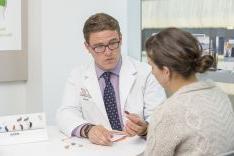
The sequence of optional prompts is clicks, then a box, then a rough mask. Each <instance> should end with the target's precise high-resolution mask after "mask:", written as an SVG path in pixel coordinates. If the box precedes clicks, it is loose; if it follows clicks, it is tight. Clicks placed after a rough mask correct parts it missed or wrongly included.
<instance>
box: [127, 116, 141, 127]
mask: <svg viewBox="0 0 234 156" xmlns="http://www.w3.org/2000/svg"><path fill="white" fill-rule="evenodd" d="M126 117H127V118H128V119H129V120H131V121H132V122H134V123H136V124H138V125H141V126H142V125H144V122H143V121H142V120H141V118H140V117H139V116H138V115H136V114H133V113H131V114H126Z"/></svg>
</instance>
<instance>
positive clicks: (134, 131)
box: [125, 111, 148, 136]
mask: <svg viewBox="0 0 234 156" xmlns="http://www.w3.org/2000/svg"><path fill="white" fill-rule="evenodd" d="M125 114H126V117H127V119H128V120H127V122H126V125H125V131H126V133H127V134H128V135H129V136H135V135H139V136H142V135H145V134H146V133H147V127H148V123H147V122H145V121H144V120H142V119H141V118H140V117H139V116H138V115H137V114H133V113H129V112H127V111H125Z"/></svg>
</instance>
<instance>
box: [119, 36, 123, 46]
mask: <svg viewBox="0 0 234 156" xmlns="http://www.w3.org/2000/svg"><path fill="white" fill-rule="evenodd" d="M119 41H120V44H122V34H120V35H119Z"/></svg>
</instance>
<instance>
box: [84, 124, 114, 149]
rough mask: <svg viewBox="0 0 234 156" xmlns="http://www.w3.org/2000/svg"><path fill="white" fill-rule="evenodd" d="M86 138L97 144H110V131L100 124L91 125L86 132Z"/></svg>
mask: <svg viewBox="0 0 234 156" xmlns="http://www.w3.org/2000/svg"><path fill="white" fill-rule="evenodd" d="M88 139H89V140H90V141H91V142H92V143H94V144H97V145H105V146H111V144H112V142H111V132H109V131H108V130H107V129H106V128H104V127H103V126H101V125H96V126H93V127H92V128H91V129H90V130H89V132H88Z"/></svg>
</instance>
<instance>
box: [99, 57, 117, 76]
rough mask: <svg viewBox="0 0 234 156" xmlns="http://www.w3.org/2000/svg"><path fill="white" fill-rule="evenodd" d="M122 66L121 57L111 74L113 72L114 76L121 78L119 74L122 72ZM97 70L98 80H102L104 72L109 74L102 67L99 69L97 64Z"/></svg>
mask: <svg viewBox="0 0 234 156" xmlns="http://www.w3.org/2000/svg"><path fill="white" fill-rule="evenodd" d="M121 65H122V58H121V57H120V59H119V61H118V63H117V65H116V66H115V68H114V69H112V70H110V71H109V72H111V73H112V74H114V75H116V76H119V72H120V69H121ZM95 70H96V73H97V77H98V79H100V78H101V76H102V74H103V73H104V72H107V71H105V70H102V69H101V68H100V67H98V65H97V64H95Z"/></svg>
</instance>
